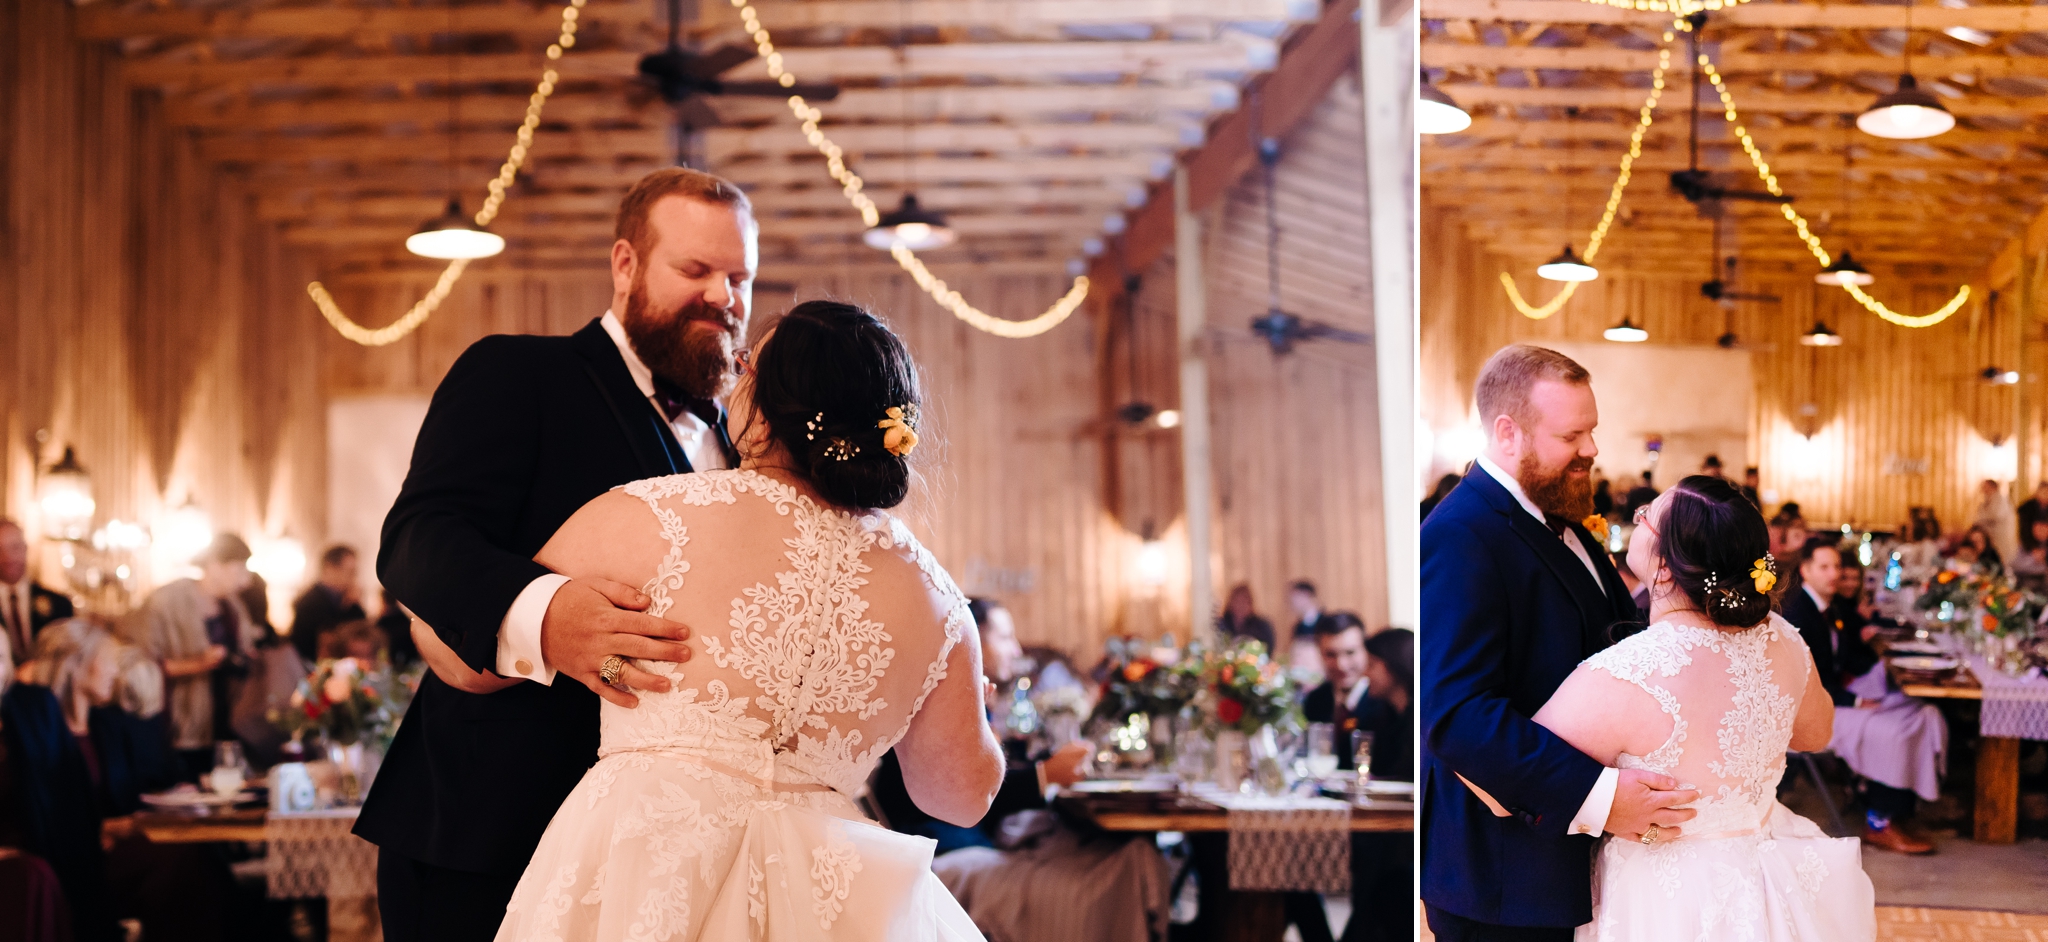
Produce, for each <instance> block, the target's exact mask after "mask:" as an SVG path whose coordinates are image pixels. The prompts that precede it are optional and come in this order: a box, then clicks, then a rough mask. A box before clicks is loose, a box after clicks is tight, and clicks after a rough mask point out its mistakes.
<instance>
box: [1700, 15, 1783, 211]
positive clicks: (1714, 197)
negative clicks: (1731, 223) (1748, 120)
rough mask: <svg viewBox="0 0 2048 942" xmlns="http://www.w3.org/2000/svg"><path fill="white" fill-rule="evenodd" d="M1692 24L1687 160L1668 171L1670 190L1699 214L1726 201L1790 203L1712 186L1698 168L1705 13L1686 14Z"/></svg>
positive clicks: (1776, 197) (1710, 177) (1707, 175)
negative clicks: (1690, 103) (1681, 167)
mask: <svg viewBox="0 0 2048 942" xmlns="http://www.w3.org/2000/svg"><path fill="white" fill-rule="evenodd" d="M1686 22H1688V23H1691V24H1692V32H1691V33H1689V34H1688V36H1687V39H1688V41H1689V42H1690V43H1691V44H1692V63H1693V65H1692V85H1691V91H1692V133H1691V141H1690V144H1689V146H1690V148H1691V159H1690V160H1689V161H1688V165H1687V167H1686V169H1684V170H1679V171H1675V172H1673V173H1672V174H1671V189H1673V190H1675V191H1677V193H1678V195H1679V196H1681V197H1684V198H1685V201H1686V202H1688V203H1691V204H1693V206H1694V207H1695V208H1697V209H1698V210H1699V212H1700V214H1701V215H1714V216H1717V215H1719V214H1720V213H1721V211H1722V207H1721V205H1720V204H1722V203H1724V202H1726V201H1728V200H1743V201H1747V202H1752V203H1790V202H1792V197H1790V196H1783V195H1775V194H1771V193H1766V192H1764V191H1762V190H1739V189H1735V188H1732V187H1727V186H1716V185H1715V183H1714V175H1713V174H1712V173H1711V172H1709V171H1706V170H1701V169H1700V95H1699V89H1700V64H1699V63H1700V32H1701V31H1702V30H1704V29H1705V28H1706V25H1707V14H1706V13H1705V12H1704V11H1702V12H1698V13H1694V14H1692V15H1691V16H1688V17H1686Z"/></svg>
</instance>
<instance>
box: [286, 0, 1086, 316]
mask: <svg viewBox="0 0 2048 942" xmlns="http://www.w3.org/2000/svg"><path fill="white" fill-rule="evenodd" d="M586 3H588V0H569V4H568V5H567V6H565V7H563V8H562V25H561V30H560V32H559V35H557V36H556V38H555V42H554V43H552V44H550V45H549V46H548V49H547V58H548V61H549V62H550V63H553V62H556V61H558V60H560V59H561V58H562V54H563V53H564V52H565V51H567V50H569V49H572V48H574V47H575V45H576V26H577V22H578V20H579V18H580V17H581V15H582V10H583V7H584V6H585V4H586ZM732 5H733V6H734V7H736V8H738V10H739V13H740V23H741V25H742V26H743V27H744V28H745V29H746V31H747V33H748V35H749V36H751V37H752V38H753V40H754V48H755V50H756V51H757V52H759V53H760V55H761V57H762V58H763V59H765V60H766V61H767V65H768V75H769V77H770V78H771V79H774V80H775V81H776V82H777V83H778V84H780V85H782V86H783V87H784V88H790V87H794V86H795V85H796V75H795V74H794V73H792V72H790V71H789V70H788V69H787V68H786V67H785V66H784V64H783V58H782V54H781V53H779V52H777V51H775V42H774V38H773V37H772V36H771V35H770V34H769V32H768V29H767V27H765V26H763V25H761V16H760V11H758V10H756V9H754V5H753V4H752V3H750V2H748V0H732ZM560 78H561V76H560V74H559V73H557V72H556V71H555V69H554V67H553V66H552V65H549V66H547V67H546V68H545V69H543V71H542V72H541V80H540V83H539V85H537V86H536V87H535V89H534V93H533V95H532V97H531V98H529V99H528V101H527V106H526V117H525V119H524V120H523V121H521V122H520V125H519V130H518V132H517V134H516V136H515V140H514V142H513V144H512V147H511V149H510V150H509V151H508V152H507V153H506V155H505V161H504V163H503V164H502V165H501V166H500V167H499V168H498V174H497V176H496V177H493V178H492V179H491V181H490V183H489V185H488V187H487V189H488V190H489V192H490V196H489V197H488V198H486V199H485V201H484V204H483V206H482V207H481V208H480V209H478V210H477V213H476V216H475V219H476V224H477V225H478V226H488V225H490V223H491V221H492V220H493V219H496V218H497V216H498V213H499V211H500V210H501V209H503V208H504V205H505V199H506V194H507V192H508V191H509V189H510V187H511V186H512V182H513V181H514V180H515V179H517V177H518V176H519V170H520V168H521V167H523V166H524V165H525V163H526V158H527V155H528V154H529V153H530V152H531V149H532V147H533V136H534V133H535V131H536V130H537V129H538V128H539V127H540V116H541V110H542V109H543V108H544V107H545V106H546V105H547V101H548V98H549V97H550V96H552V95H553V94H554V93H555V84H556V82H558V81H559V80H560ZM789 109H790V111H791V113H793V114H794V115H796V117H797V120H798V121H799V122H800V123H801V126H802V129H803V133H804V139H805V140H806V141H808V142H809V143H810V144H811V146H812V147H814V148H816V149H817V151H818V153H819V154H821V155H823V156H824V158H825V170H826V172H827V173H828V174H830V175H831V177H832V179H833V181H834V182H837V183H838V184H839V185H840V192H842V193H843V194H844V195H845V196H846V199H847V202H848V203H850V204H852V206H853V208H854V210H855V211H856V212H858V213H859V214H860V217H861V222H862V223H863V224H864V225H866V226H869V227H872V226H874V225H875V224H876V223H877V222H878V221H880V218H881V213H880V210H879V209H878V208H877V207H876V206H875V201H874V200H873V199H871V198H869V197H868V195H867V193H866V192H865V191H866V186H867V184H866V182H865V181H864V180H862V179H861V177H860V175H859V174H856V173H854V172H853V170H852V169H851V168H849V167H848V166H847V165H846V152H845V150H844V149H843V148H841V147H840V146H839V145H837V144H834V143H833V142H832V140H831V138H829V137H827V136H826V135H825V133H824V131H822V130H821V129H820V128H819V123H820V122H822V121H823V120H824V117H825V114H824V112H822V111H820V110H818V109H817V108H816V107H813V106H812V105H811V104H810V103H809V102H807V101H805V100H804V98H803V96H801V95H791V96H790V97H789ZM889 254H890V257H892V258H893V259H895V261H896V263H897V264H898V265H899V266H901V267H902V268H903V270H904V271H905V272H906V273H908V274H909V275H910V277H911V280H912V281H914V282H915V283H916V284H917V286H918V288H919V289H920V290H922V291H924V292H925V293H927V294H929V295H930V296H931V298H932V300H933V301H934V302H936V303H937V304H938V305H939V306H940V307H941V308H944V309H945V310H946V311H947V312H948V313H950V314H952V315H953V316H954V317H957V318H959V319H960V320H962V321H964V322H966V323H967V324H968V325H969V326H971V327H974V328H975V329H977V330H981V331H983V332H986V333H989V334H993V335H995V336H998V337H1006V338H1022V337H1034V336H1037V335H1039V334H1043V333H1045V332H1046V331H1049V330H1051V329H1053V328H1054V327H1057V326H1059V325H1060V323H1061V322H1062V321H1065V320H1066V319H1067V318H1068V317H1071V316H1072V315H1073V313H1074V311H1076V310H1078V309H1079V308H1080V306H1081V303H1082V302H1083V301H1084V300H1086V299H1087V297H1088V278H1087V276H1085V275H1082V276H1077V277H1075V279H1074V283H1073V286H1072V287H1071V288H1069V289H1068V290H1067V293H1066V294H1064V295H1062V296H1061V297H1060V298H1059V299H1058V300H1056V301H1054V302H1053V304H1052V306H1051V307H1049V308H1047V309H1046V310H1045V312H1044V313H1041V314H1039V315H1038V316H1036V317H1033V318H1031V319H1029V320H1021V321H1012V320H1005V319H1003V318H1000V317H996V316H995V315H992V314H989V313H987V312H986V311H983V310H981V309H980V308H977V307H975V306H974V305H973V304H971V303H969V302H968V301H967V299H966V298H965V297H963V296H962V295H961V294H960V292H959V291H957V290H955V289H953V288H952V287H951V286H949V285H947V284H946V282H945V281H943V280H941V279H940V278H938V277H937V276H936V275H934V274H932V272H931V269H930V268H928V267H927V266H926V265H925V263H924V261H923V260H922V259H920V258H918V257H917V253H916V252H914V251H912V250H911V249H909V248H908V247H906V246H904V245H902V244H900V243H898V244H897V245H895V246H893V247H891V249H890V250H889ZM468 266H469V260H468V259H455V260H454V261H451V262H449V263H448V267H447V268H445V269H442V271H441V275H440V277H439V278H437V279H436V280H435V282H434V287H433V288H432V289H430V290H429V291H428V292H427V293H426V295H425V296H424V297H422V298H420V300H419V301H417V302H415V303H414V304H413V306H412V308H411V309H410V310H408V311H406V313H405V314H404V315H403V316H401V317H400V318H399V319H398V320H396V321H393V322H392V323H390V324H388V325H386V326H384V327H378V328H369V327H364V326H362V325H361V324H358V323H356V322H355V321H354V320H352V319H350V318H349V316H348V315H347V314H346V313H344V312H343V311H342V310H341V306H340V305H339V304H337V303H336V302H335V300H334V296H333V295H332V294H331V293H329V292H328V290H327V288H326V287H325V286H324V285H322V284H321V283H320V282H318V281H315V282H313V283H311V284H309V285H307V286H306V293H307V294H308V295H310V296H311V297H312V298H313V303H314V305H315V306H316V307H318V308H319V309H320V314H321V316H323V317H325V318H326V319H327V323H328V324H329V325H331V326H332V327H333V328H334V329H335V331H336V332H338V333H340V334H341V335H342V336H343V337H345V338H347V339H348V340H350V341H352V342H354V343H358V344H361V345H363V346H366V347H381V346H385V345H387V344H391V343H395V342H397V341H398V340H399V339H400V338H403V337H404V336H406V335H407V334H410V333H412V332H413V331H414V330H416V329H418V328H419V326H420V325H421V324H424V323H426V321H427V318H428V317H431V316H432V315H433V313H434V311H435V310H437V309H439V308H440V306H441V304H442V303H443V302H445V301H446V300H447V299H448V295H449V294H450V293H451V292H452V291H454V289H455V282H456V281H457V280H459V279H460V278H461V277H462V274H463V272H464V271H465V270H467V268H468Z"/></svg>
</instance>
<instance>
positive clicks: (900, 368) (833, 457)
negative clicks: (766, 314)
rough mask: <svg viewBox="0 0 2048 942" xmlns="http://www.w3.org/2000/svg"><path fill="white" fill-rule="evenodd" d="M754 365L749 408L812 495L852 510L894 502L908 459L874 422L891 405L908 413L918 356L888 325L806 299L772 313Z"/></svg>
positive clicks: (853, 309) (837, 304)
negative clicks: (771, 327) (776, 315)
mask: <svg viewBox="0 0 2048 942" xmlns="http://www.w3.org/2000/svg"><path fill="white" fill-rule="evenodd" d="M753 370H754V383H753V394H754V411H755V412H756V413H757V414H758V415H759V416H760V418H761V419H762V420H764V421H766V422H767V423H768V434H769V436H770V437H771V438H773V439H774V440H775V442H776V443H778V444H780V445H781V446H782V447H783V448H784V449H786V450H787V451H788V452H789V455H790V458H791V459H792V460H793V461H794V462H795V464H796V467H795V470H796V472H797V473H798V474H801V475H803V477H804V479H805V480H806V481H808V482H810V485H811V487H812V488H813V489H814V490H816V491H817V492H818V496H819V497H822V498H824V499H825V500H826V502H828V503H831V504H833V505H835V506H839V507H848V508H852V509H855V510H875V509H881V508H887V507H894V506H896V505H897V504H900V503H902V502H903V498H904V497H905V496H907V495H908V494H909V492H910V462H909V460H908V459H907V458H899V457H897V456H896V455H893V454H891V453H890V452H889V450H888V449H887V448H886V447H884V446H883V435H884V430H883V429H881V428H879V427H878V423H880V422H881V421H882V420H883V419H885V418H887V417H888V411H889V409H891V408H894V407H902V408H904V410H905V411H906V412H909V413H912V414H915V410H916V408H917V406H919V405H920V402H919V394H918V383H917V365H916V364H915V363H914V362H912V361H911V359H910V351H909V350H907V349H906V348H905V347H904V346H903V341H902V340H901V339H898V338H897V336H896V334H895V333H894V332H892V331H890V330H889V327H888V325H886V324H883V323H882V322H881V320H880V319H879V318H876V317H875V316H874V315H873V314H870V313H868V312H867V311H866V310H864V309H862V308H861V307H859V306H857V305H853V304H847V303H844V302H841V301H805V302H804V303H802V304H799V305H797V306H796V307H793V308H791V309H790V311H789V313H788V314H785V315H783V316H782V319H781V320H779V321H776V322H775V332H774V333H773V334H772V335H770V336H769V338H768V342H767V343H765V344H762V345H761V355H760V359H759V360H758V361H757V362H755V363H754V365H753ZM918 431H919V432H920V434H922V433H923V431H924V430H923V429H922V428H920V429H919V430H918ZM840 443H843V444H840ZM848 450H851V452H852V454H851V455H850V456H846V457H843V458H842V457H839V456H840V455H844V454H845V453H846V451H848Z"/></svg>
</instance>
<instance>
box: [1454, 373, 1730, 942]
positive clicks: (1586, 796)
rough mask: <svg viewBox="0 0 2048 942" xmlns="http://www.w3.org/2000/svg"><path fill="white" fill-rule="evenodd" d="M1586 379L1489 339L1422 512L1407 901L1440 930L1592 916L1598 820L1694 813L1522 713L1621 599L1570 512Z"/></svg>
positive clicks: (1479, 934) (1585, 646) (1623, 603)
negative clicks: (1442, 488)
mask: <svg viewBox="0 0 2048 942" xmlns="http://www.w3.org/2000/svg"><path fill="white" fill-rule="evenodd" d="M1590 380H1591V377H1590V376H1589V375H1588V374H1587V373H1586V370H1585V368H1584V367H1581V366H1580V365H1579V364H1577V363H1575V362H1573V361H1572V360H1571V359H1570V358H1568V357H1566V356H1564V355H1563V354H1560V353H1557V352H1555V351H1552V350H1546V349H1544V348H1542V347H1533V346H1527V345H1519V344H1518V345H1515V346H1511V347H1507V348H1505V349H1503V350H1501V351H1500V352H1499V353H1496V354H1494V355H1493V358H1492V359H1490V360H1488V361H1487V363H1486V366H1485V368H1484V369H1483V370H1481V371H1480V374H1479V383H1478V388H1477V391H1476V396H1475V399H1476V400H1477V405H1478V409H1479V417H1480V421H1481V422H1482V423H1483V426H1484V428H1485V429H1486V433H1487V448H1486V453H1485V454H1484V455H1483V456H1481V457H1480V458H1479V460H1478V462H1477V467H1475V468H1473V469H1471V472H1470V473H1468V474H1466V475H1465V479H1464V481H1463V483H1461V484H1459V485H1458V487H1457V489H1456V490H1453V491H1452V492H1451V493H1450V496H1448V497H1446V498H1444V500H1443V502H1442V503H1440V504H1438V505H1437V508H1436V510H1435V512H1433V513H1431V514H1430V515H1429V520H1428V521H1427V522H1425V523H1424V524H1423V527H1422V631H1421V632H1420V635H1421V639H1422V658H1421V666H1422V683H1423V690H1422V697H1421V699H1422V736H1423V745H1422V761H1423V771H1422V784H1421V788H1422V791H1423V798H1422V899H1423V903H1424V909H1425V911H1426V913H1427V915H1428V917H1429V926H1430V929H1431V931H1433V932H1434V933H1435V934H1436V937H1437V938H1438V939H1439V940H1441V942H1463V940H1516V942H1537V940H1546V942H1547V940H1566V939H1570V938H1571V936H1572V927H1574V926H1577V925H1580V924H1582V923H1585V922H1588V921H1590V920H1591V919H1592V893H1593V889H1592V866H1593V849H1594V848H1595V846H1596V841H1597V838H1598V837H1599V835H1600V834H1601V833H1602V832H1608V833H1613V834H1617V835H1619V836H1621V837H1622V838H1624V839H1628V840H1638V839H1640V835H1641V833H1642V832H1643V831H1645V830H1648V829H1649V827H1650V825H1651V824H1652V823H1655V824H1657V825H1659V830H1658V831H1657V832H1655V834H1656V839H1657V840H1670V839H1672V838H1675V837H1677V836H1678V833H1679V832H1678V828H1677V827H1676V825H1678V824H1679V823H1680V822H1682V821H1684V820H1686V819H1689V818H1691V817H1692V816H1693V812H1692V811H1690V810H1679V809H1676V808H1673V807H1672V806H1673V805H1679V804H1684V803H1686V802H1689V801H1691V800H1693V799H1695V798H1697V797H1698V793H1696V792H1692V791H1672V790H1668V789H1676V788H1677V787H1678V783H1677V782H1676V781H1674V780H1672V779H1671V778H1670V777H1669V776H1664V775H1657V774H1654V773H1649V772H1643V771H1636V770H1628V771H1619V770H1616V769H1604V768H1602V767H1601V765H1600V763H1598V762H1596V761H1594V760H1593V759H1591V758H1589V757H1587V756H1586V755H1585V754H1583V753H1581V752H1579V751H1578V750H1577V749H1574V748H1572V747H1571V746H1570V745H1568V744H1566V743H1565V741H1564V740H1562V739H1559V738H1558V737H1557V736H1556V735H1554V734H1552V733H1551V732H1550V731H1549V730H1546V729H1544V728H1543V727H1541V726H1538V725H1536V724H1535V723H1534V722H1532V721H1531V720H1530V719H1529V718H1530V717H1531V716H1534V715H1535V713H1536V710H1537V709H1538V708H1539V707H1541V706H1543V703H1544V701H1546V700H1549V699H1550V695H1551V694H1552V693H1555V692H1556V691H1557V688H1558V685H1560V684H1562V683H1563V682H1564V679H1565V678H1566V677H1567V676H1569V675H1570V674H1571V672H1572V670H1573V668H1575V667H1577V666H1578V663H1579V661H1581V660H1583V659H1585V658H1586V657H1587V656H1589V655H1591V654H1593V653H1595V652H1597V651H1599V650H1600V649H1602V648H1605V647H1607V646H1608V645H1609V644H1610V643H1612V637H1611V635H1610V628H1611V627H1612V626H1613V625H1614V624H1615V623H1616V622H1621V621H1629V620H1633V619H1634V618H1635V614H1636V607H1635V603H1634V602H1633V601H1631V600H1630V598H1629V593H1628V589H1627V587H1625V586H1624V585H1622V582H1621V577H1620V576H1619V575H1618V574H1616V572H1615V570H1614V565H1613V563H1611V562H1609V561H1608V557H1607V553H1606V552H1604V551H1603V547H1602V545H1601V542H1600V541H1599V540H1597V539H1595V538H1594V536H1593V535H1592V533H1590V532H1589V531H1588V530H1587V529H1586V526H1585V524H1584V523H1582V522H1581V521H1582V520H1586V519H1588V518H1590V517H1591V516H1592V512H1593V500H1592V483H1591V480H1590V474H1589V472H1590V471H1591V469H1592V467H1593V458H1594V456H1596V455H1598V454H1599V453H1600V452H1599V449H1598V448H1597V447H1596V446H1595V445H1594V444H1593V427H1594V426H1595V425H1596V424H1598V422H1599V413H1598V409H1597V408H1596V406H1595V404H1594V402H1593V389H1592V386H1591V385H1590ZM1602 529H1604V525H1603V526H1602ZM1461 778H1462V780H1461ZM1467 782H1469V783H1471V784H1470V785H1468V784H1467ZM1481 792H1483V793H1484V794H1485V797H1482V796H1481ZM1496 806H1497V807H1496Z"/></svg>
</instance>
